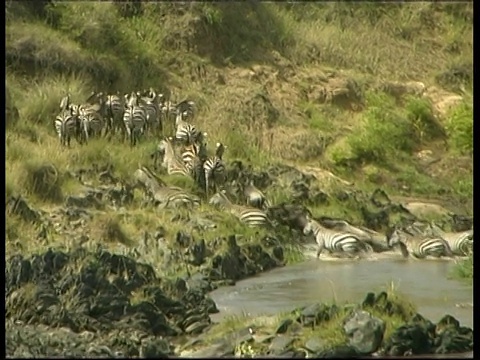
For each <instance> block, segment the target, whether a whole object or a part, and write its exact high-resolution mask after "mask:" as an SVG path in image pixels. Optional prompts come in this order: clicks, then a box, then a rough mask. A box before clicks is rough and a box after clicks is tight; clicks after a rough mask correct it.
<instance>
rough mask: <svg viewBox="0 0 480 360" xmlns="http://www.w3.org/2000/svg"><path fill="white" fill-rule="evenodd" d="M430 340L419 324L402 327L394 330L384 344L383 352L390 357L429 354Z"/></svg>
mask: <svg viewBox="0 0 480 360" xmlns="http://www.w3.org/2000/svg"><path fill="white" fill-rule="evenodd" d="M432 345H433V343H432V339H431V338H430V337H429V335H428V333H427V331H426V329H425V328H424V327H422V326H421V325H419V324H410V325H403V326H400V327H399V328H398V329H396V330H395V331H394V332H393V334H392V335H391V336H390V338H389V339H388V340H387V341H386V342H385V344H384V352H385V354H386V355H391V356H404V355H405V354H407V353H408V354H414V355H415V354H430V353H431V352H432Z"/></svg>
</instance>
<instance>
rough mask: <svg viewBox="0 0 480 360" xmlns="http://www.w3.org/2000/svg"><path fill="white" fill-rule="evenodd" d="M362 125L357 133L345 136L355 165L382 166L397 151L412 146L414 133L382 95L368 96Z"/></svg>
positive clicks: (391, 100) (393, 103)
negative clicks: (375, 163)
mask: <svg viewBox="0 0 480 360" xmlns="http://www.w3.org/2000/svg"><path fill="white" fill-rule="evenodd" d="M367 105H368V109H367V111H366V112H365V115H364V116H363V121H364V125H363V127H362V129H361V130H360V132H359V133H356V134H352V135H351V136H349V137H348V145H349V146H350V148H351V152H352V154H353V156H354V158H355V160H356V162H357V163H369V162H378V163H384V162H385V161H387V158H388V157H389V156H390V155H395V154H396V153H398V152H399V151H403V152H411V151H412V150H413V148H414V147H415V141H414V139H415V137H414V135H415V131H414V128H413V126H412V123H411V122H410V121H409V120H408V118H406V117H404V116H402V115H403V114H401V113H399V112H397V111H395V102H394V100H393V99H392V98H391V97H389V96H388V95H385V94H384V93H370V94H369V95H368V97H367Z"/></svg>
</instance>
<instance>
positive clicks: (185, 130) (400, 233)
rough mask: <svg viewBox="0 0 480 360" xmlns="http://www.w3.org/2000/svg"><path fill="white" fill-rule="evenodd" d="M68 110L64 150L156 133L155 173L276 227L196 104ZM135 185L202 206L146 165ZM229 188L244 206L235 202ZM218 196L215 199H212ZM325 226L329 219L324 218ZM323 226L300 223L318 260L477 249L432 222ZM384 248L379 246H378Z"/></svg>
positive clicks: (147, 95)
mask: <svg viewBox="0 0 480 360" xmlns="http://www.w3.org/2000/svg"><path fill="white" fill-rule="evenodd" d="M60 109H61V112H60V114H59V115H58V116H57V118H56V120H55V128H56V131H57V134H58V136H59V138H60V142H61V144H62V145H67V146H69V145H70V139H71V138H72V137H75V138H76V140H77V141H78V142H79V143H85V142H88V139H89V138H90V137H92V136H94V137H95V136H97V137H98V136H102V133H103V136H105V137H110V138H111V137H112V136H114V135H115V134H117V133H120V135H121V136H122V137H123V139H124V140H127V139H128V140H130V144H131V145H132V146H135V144H136V143H137V142H138V140H139V138H140V136H146V135H152V136H153V137H154V138H155V139H157V140H158V139H160V141H159V144H158V146H157V148H156V150H155V152H154V153H153V154H152V155H151V157H152V159H153V165H154V168H155V169H158V168H159V162H160V168H162V169H163V170H164V171H166V173H167V174H168V175H180V176H185V177H188V178H190V179H193V181H194V183H195V184H196V185H197V187H198V189H199V190H201V191H202V193H203V194H204V196H205V197H206V198H207V199H209V203H210V204H212V205H214V206H217V207H221V208H223V209H224V210H226V211H228V212H229V213H231V214H232V215H234V216H235V217H237V218H238V219H239V220H240V221H241V222H243V223H245V224H247V225H248V226H269V225H272V224H273V223H272V222H271V219H269V216H268V209H269V208H270V207H271V206H272V205H271V203H270V202H269V201H268V200H267V198H266V196H265V195H264V194H263V193H262V192H261V191H260V190H259V189H258V188H256V187H255V185H254V183H253V181H252V180H248V179H247V178H246V177H243V176H240V177H238V178H237V179H236V180H234V181H232V182H230V183H227V181H226V180H227V179H226V168H225V163H224V161H223V154H224V152H225V150H226V149H227V147H226V146H225V145H223V144H222V143H217V144H216V149H215V152H214V154H213V156H209V155H208V150H207V133H205V132H202V131H200V130H199V129H197V127H196V126H195V125H193V124H191V120H192V119H194V115H195V112H194V102H192V101H188V100H185V101H182V102H180V103H178V104H172V103H171V102H169V101H166V99H165V97H164V96H163V95H162V94H157V93H156V92H155V91H154V90H153V89H151V88H150V89H149V90H146V91H143V92H131V93H130V94H125V95H124V97H123V98H122V97H121V96H119V95H118V94H117V95H104V94H102V93H95V92H93V93H92V94H91V96H90V97H89V98H88V99H87V100H86V101H85V103H84V104H81V105H77V104H73V103H71V99H70V96H69V95H67V96H65V97H64V98H63V99H62V100H61V102H60ZM168 121H171V122H172V123H173V124H174V129H175V130H174V132H175V135H174V136H165V134H164V128H165V125H166V124H167V122H168ZM134 178H135V181H136V183H135V186H137V185H139V186H140V187H141V188H142V189H143V190H144V191H145V194H146V195H147V196H148V197H149V198H150V199H151V200H153V201H154V202H155V203H156V205H157V206H163V207H169V206H174V207H176V206H179V205H198V204H200V198H199V197H198V196H197V195H194V194H193V193H191V192H189V191H187V190H185V189H182V188H179V187H173V186H168V185H167V184H166V183H165V182H163V180H162V179H161V178H159V177H158V176H157V175H156V174H155V173H154V172H153V171H152V170H150V169H149V168H148V167H147V166H141V167H140V168H138V169H137V171H136V172H135V176H134ZM227 190H228V192H229V193H230V194H233V195H235V196H236V198H237V199H238V200H239V201H240V199H242V200H243V203H241V204H236V203H234V202H232V201H231V200H230V199H229V196H228V195H227ZM211 194H213V195H212V196H210V195H211ZM324 221H325V220H324ZM324 221H317V220H314V219H312V218H310V217H309V216H304V218H303V219H301V221H300V222H301V223H302V224H303V233H304V234H305V235H311V234H313V235H314V237H315V239H316V242H317V244H318V251H317V258H318V257H319V256H320V254H321V252H322V251H323V250H327V251H329V252H330V253H332V254H335V255H338V256H342V257H343V256H346V257H351V256H358V254H361V253H364V254H365V253H368V252H372V251H375V252H381V251H387V250H390V249H399V250H400V251H401V253H402V254H403V256H405V257H406V256H409V255H411V256H413V257H416V258H425V257H427V256H433V257H442V256H446V257H452V256H464V255H467V254H468V253H469V252H470V251H472V248H473V230H470V231H465V232H460V233H445V232H443V231H442V230H441V229H440V228H439V227H437V226H435V225H432V224H422V223H415V224H413V225H410V226H409V227H408V228H405V227H404V228H396V229H394V230H392V231H390V232H389V234H387V236H385V235H383V234H380V233H378V232H375V231H373V230H370V229H367V228H363V227H356V226H353V225H351V224H349V223H348V222H346V221H340V220H329V223H328V221H327V223H325V222H324ZM379 244H380V245H379Z"/></svg>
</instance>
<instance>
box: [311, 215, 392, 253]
mask: <svg viewBox="0 0 480 360" xmlns="http://www.w3.org/2000/svg"><path fill="white" fill-rule="evenodd" d="M320 222H321V224H322V225H326V226H327V227H328V228H329V229H335V230H340V231H343V232H347V233H351V234H355V235H356V236H358V238H359V239H360V240H361V241H363V242H364V243H366V244H368V245H370V246H371V247H372V249H373V251H375V252H384V251H389V250H390V248H389V247H388V245H387V244H385V235H382V234H380V233H379V232H376V231H374V230H371V229H368V228H366V227H362V226H353V225H351V224H349V223H348V222H347V221H345V220H334V219H322V220H320Z"/></svg>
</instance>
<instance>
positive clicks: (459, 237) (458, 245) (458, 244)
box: [427, 224, 473, 256]
mask: <svg viewBox="0 0 480 360" xmlns="http://www.w3.org/2000/svg"><path fill="white" fill-rule="evenodd" d="M427 234H428V235H430V236H439V237H441V238H442V239H443V240H445V241H446V242H447V243H448V245H449V246H450V249H451V250H452V253H453V254H454V255H457V256H466V255H468V254H469V253H470V252H471V251H472V248H473V230H468V231H461V232H444V231H443V230H442V229H440V228H439V227H438V226H437V225H435V224H429V226H428V228H427Z"/></svg>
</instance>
